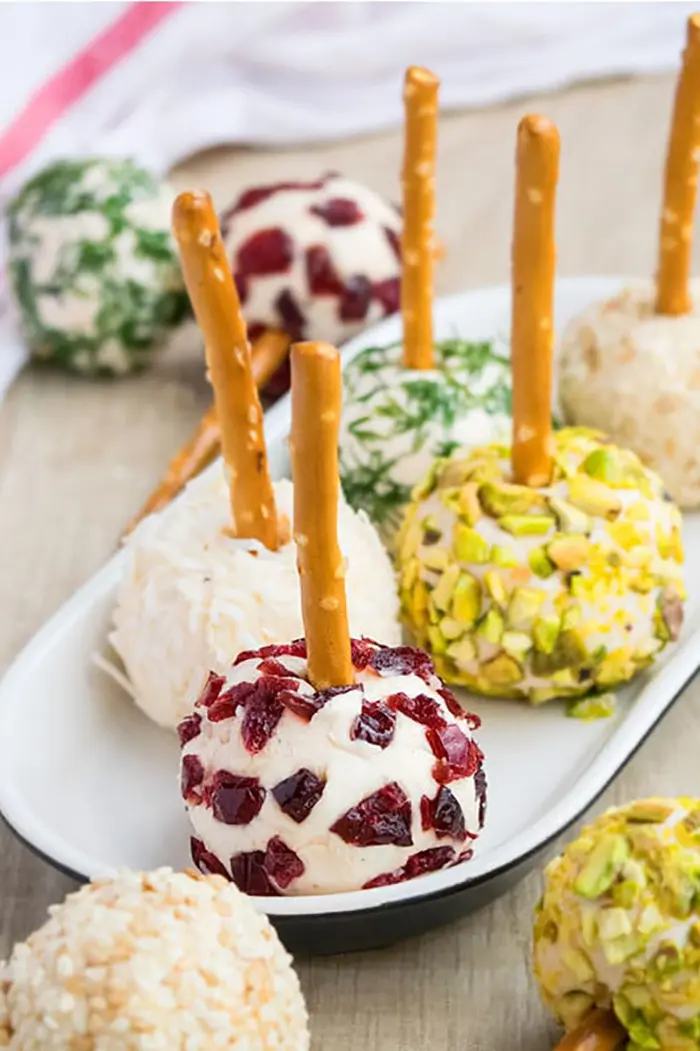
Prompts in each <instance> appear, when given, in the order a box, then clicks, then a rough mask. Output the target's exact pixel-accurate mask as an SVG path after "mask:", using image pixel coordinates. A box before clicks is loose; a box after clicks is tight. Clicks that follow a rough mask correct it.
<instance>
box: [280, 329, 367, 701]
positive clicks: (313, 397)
mask: <svg viewBox="0 0 700 1051" xmlns="http://www.w3.org/2000/svg"><path fill="white" fill-rule="evenodd" d="M341 383H342V381H341V375H340V355H339V354H338V351H337V350H336V349H335V347H332V346H331V345H330V344H329V343H295V344H294V346H293V347H292V436H291V442H290V448H291V454H292V477H293V479H294V539H295V541H296V544H297V562H298V567H299V577H300V583H301V608H302V615H303V620H304V634H305V635H306V651H307V659H308V668H309V678H310V679H311V682H312V683H313V684H314V686H316V687H317V688H319V689H325V688H326V687H327V686H345V685H347V684H349V683H352V682H353V681H354V672H353V665H352V658H351V655H350V632H349V628H348V614H347V607H346V599H345V561H344V559H343V556H342V553H341V551H340V547H339V546H338V498H339V494H340V483H339V480H338V425H339V423H340V408H341V397H342V395H341Z"/></svg>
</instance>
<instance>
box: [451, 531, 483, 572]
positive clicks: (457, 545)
mask: <svg viewBox="0 0 700 1051" xmlns="http://www.w3.org/2000/svg"><path fill="white" fill-rule="evenodd" d="M452 546H453V549H454V553H455V557H456V558H458V559H459V561H460V562H472V563H475V564H477V565H483V564H484V563H485V562H488V560H489V545H488V542H487V541H486V540H484V538H483V536H481V534H480V533H477V531H476V530H475V529H472V528H471V526H466V525H462V523H461V522H460V523H458V524H457V525H456V526H455V530H454V540H453V545H452Z"/></svg>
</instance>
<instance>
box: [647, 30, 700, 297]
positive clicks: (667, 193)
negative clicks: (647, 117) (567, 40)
mask: <svg viewBox="0 0 700 1051" xmlns="http://www.w3.org/2000/svg"><path fill="white" fill-rule="evenodd" d="M698 161H700V15H691V16H690V18H689V19H688V30H687V40H686V47H685V51H684V52H683V66H682V68H681V72H680V75H679V77H678V84H677V85H676V99H675V103H674V106H673V119H672V123H671V134H670V137H669V142H668V152H667V155H666V172H665V175H664V200H663V210H662V213H661V224H660V230H659V268H658V272H657V275H656V313H657V314H687V313H689V311H690V309H691V307H692V301H691V298H690V289H689V282H690V263H691V249H692V240H693V213H694V211H695V200H696V197H697V191H698Z"/></svg>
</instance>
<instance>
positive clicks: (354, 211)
mask: <svg viewBox="0 0 700 1051" xmlns="http://www.w3.org/2000/svg"><path fill="white" fill-rule="evenodd" d="M309 211H310V212H311V214H312V215H317V216H318V217H319V219H323V220H324V222H327V223H328V225H329V226H354V225H355V224H356V223H360V222H362V220H363V219H364V217H365V216H364V212H363V211H361V209H360V207H359V205H358V204H357V201H353V200H352V198H351V197H331V198H330V200H328V201H325V202H324V203H323V204H312V205H311V207H310V208H309Z"/></svg>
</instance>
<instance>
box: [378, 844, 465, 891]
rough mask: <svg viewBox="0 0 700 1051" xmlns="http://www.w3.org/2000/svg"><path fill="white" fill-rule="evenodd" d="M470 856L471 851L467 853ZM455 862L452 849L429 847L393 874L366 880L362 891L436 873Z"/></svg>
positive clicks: (387, 873)
mask: <svg viewBox="0 0 700 1051" xmlns="http://www.w3.org/2000/svg"><path fill="white" fill-rule="evenodd" d="M466 853H468V854H469V855H471V851H467V852H466ZM454 860H455V852H454V850H453V849H452V847H431V848H430V849H429V850H420V851H418V853H417V854H412V855H411V857H410V858H409V859H408V861H407V862H406V864H405V865H403V866H402V867H401V868H400V869H394V871H393V872H383V873H382V874H381V875H380V876H375V877H374V879H371V880H368V881H367V883H365V884H364V885H363V889H364V890H371V889H372V887H389V886H391V885H392V884H394V883H403V882H404V881H405V880H408V879H415V877H416V876H423V875H424V874H425V873H426V872H436V871H437V870H438V869H444V868H446V867H447V866H448V865H451V864H452V863H453V862H454Z"/></svg>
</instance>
